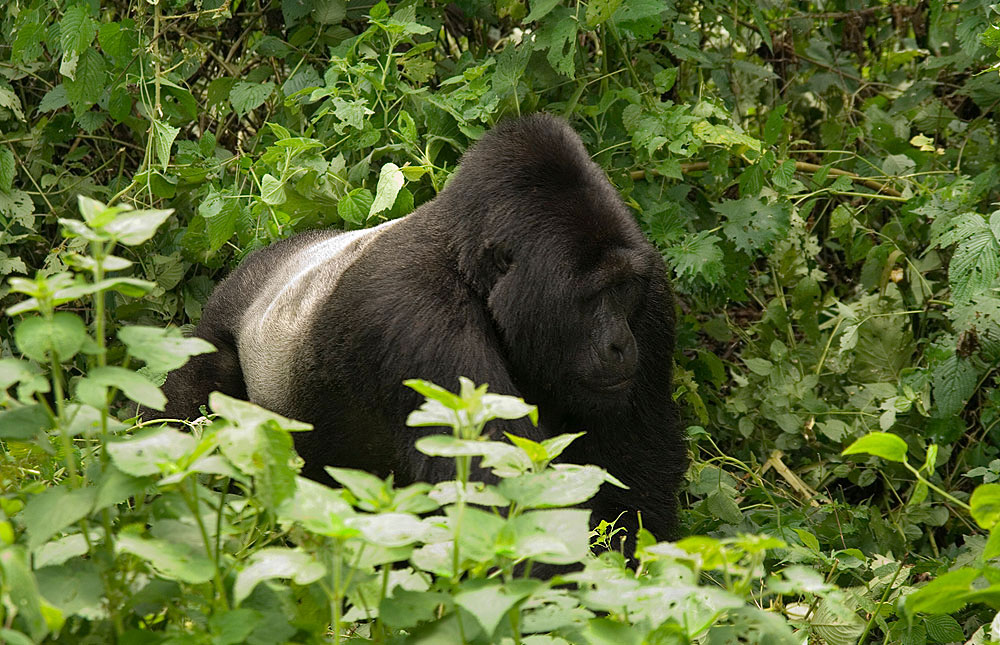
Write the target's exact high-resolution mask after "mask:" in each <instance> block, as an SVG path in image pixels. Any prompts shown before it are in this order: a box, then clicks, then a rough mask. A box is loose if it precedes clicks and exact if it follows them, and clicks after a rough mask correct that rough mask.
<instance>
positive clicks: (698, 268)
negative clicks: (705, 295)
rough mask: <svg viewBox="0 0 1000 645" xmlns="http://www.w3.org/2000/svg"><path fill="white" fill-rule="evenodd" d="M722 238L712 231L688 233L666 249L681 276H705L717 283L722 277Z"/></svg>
mask: <svg viewBox="0 0 1000 645" xmlns="http://www.w3.org/2000/svg"><path fill="white" fill-rule="evenodd" d="M721 241H722V238H720V237H718V236H716V235H713V234H712V233H711V232H710V231H700V232H698V233H695V234H686V235H685V236H684V237H683V238H681V240H680V241H679V242H678V243H677V244H674V245H672V246H670V247H668V248H667V249H666V250H665V251H664V255H666V257H667V259H668V260H669V261H670V263H671V264H672V265H673V267H674V271H675V272H676V273H677V275H678V276H679V277H682V278H684V277H686V278H691V279H694V278H698V277H701V278H703V279H704V280H705V281H706V282H708V283H709V284H717V283H718V281H719V279H720V278H721V277H722V258H723V255H722V249H721V248H719V242H721Z"/></svg>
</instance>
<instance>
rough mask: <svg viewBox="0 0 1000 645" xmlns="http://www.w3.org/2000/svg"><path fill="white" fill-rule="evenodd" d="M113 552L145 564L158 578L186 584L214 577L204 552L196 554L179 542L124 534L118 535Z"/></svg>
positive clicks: (199, 582) (210, 564) (212, 566)
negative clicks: (134, 558) (161, 577)
mask: <svg viewBox="0 0 1000 645" xmlns="http://www.w3.org/2000/svg"><path fill="white" fill-rule="evenodd" d="M115 551H117V552H118V553H130V554H132V555H134V556H136V557H138V558H139V559H141V560H144V561H145V562H147V563H148V564H149V565H150V566H152V567H153V569H155V570H156V571H157V573H159V574H160V575H161V576H163V577H164V578H166V579H168V580H178V581H180V582H187V583H189V584H195V585H196V584H201V583H203V582H208V581H209V580H211V579H212V576H213V575H214V574H215V564H214V563H213V562H212V560H209V559H208V558H207V557H206V556H205V554H204V551H200V552H199V551H196V550H194V549H193V548H192V547H189V546H187V545H186V544H182V543H180V542H169V541H167V540H159V539H144V538H141V537H136V536H134V535H130V534H127V533H121V534H119V535H118V538H117V540H116V541H115Z"/></svg>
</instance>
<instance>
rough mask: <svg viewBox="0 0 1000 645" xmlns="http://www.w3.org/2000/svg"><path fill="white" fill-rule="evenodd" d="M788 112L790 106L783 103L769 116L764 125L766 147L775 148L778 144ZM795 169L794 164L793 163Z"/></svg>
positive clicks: (769, 113) (771, 111) (770, 112)
mask: <svg viewBox="0 0 1000 645" xmlns="http://www.w3.org/2000/svg"><path fill="white" fill-rule="evenodd" d="M786 112H788V105H787V104H785V103H782V104H781V105H779V106H777V107H776V108H774V109H773V110H770V111H769V112H768V114H767V123H765V124H764V145H765V146H766V147H770V146H773V145H774V144H775V143H777V142H778V137H779V136H781V131H782V130H783V129H784V128H785V113H786ZM793 168H794V162H793Z"/></svg>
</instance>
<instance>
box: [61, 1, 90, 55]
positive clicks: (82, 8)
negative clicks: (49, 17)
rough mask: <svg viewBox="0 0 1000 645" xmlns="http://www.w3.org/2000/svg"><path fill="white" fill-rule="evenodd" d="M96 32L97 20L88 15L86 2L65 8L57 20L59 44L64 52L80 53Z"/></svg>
mask: <svg viewBox="0 0 1000 645" xmlns="http://www.w3.org/2000/svg"><path fill="white" fill-rule="evenodd" d="M95 33H97V21H95V20H94V19H93V18H91V17H90V8H89V7H88V5H87V4H86V3H80V4H75V5H73V6H72V7H70V8H68V9H66V13H64V14H63V17H62V19H61V20H60V21H59V44H60V46H61V47H62V51H63V53H64V54H82V53H83V52H84V51H85V50H86V49H87V48H88V47H90V43H92V42H93V41H94V34H95Z"/></svg>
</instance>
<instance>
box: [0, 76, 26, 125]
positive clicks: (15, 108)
mask: <svg viewBox="0 0 1000 645" xmlns="http://www.w3.org/2000/svg"><path fill="white" fill-rule="evenodd" d="M0 107H5V108H7V109H8V110H10V111H11V112H13V113H14V116H15V117H16V118H17V119H18V120H19V121H24V111H23V110H22V109H21V99H19V98H18V96H17V94H14V92H13V91H12V90H11V89H10V88H7V87H4V86H2V85H0Z"/></svg>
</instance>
